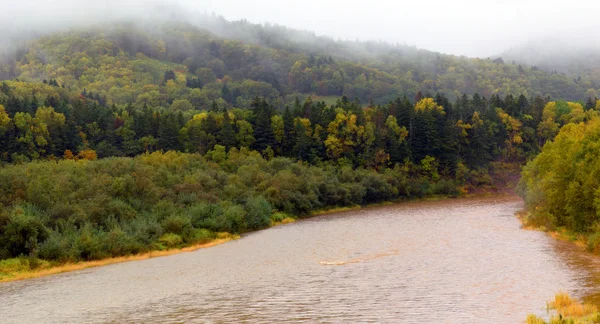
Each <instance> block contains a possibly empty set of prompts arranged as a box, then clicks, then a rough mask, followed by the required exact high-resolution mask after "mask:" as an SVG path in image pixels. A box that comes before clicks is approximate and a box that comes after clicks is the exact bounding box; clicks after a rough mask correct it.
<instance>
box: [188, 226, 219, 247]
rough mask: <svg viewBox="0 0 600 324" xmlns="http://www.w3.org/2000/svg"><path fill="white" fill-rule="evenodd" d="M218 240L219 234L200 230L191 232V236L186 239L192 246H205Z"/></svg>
mask: <svg viewBox="0 0 600 324" xmlns="http://www.w3.org/2000/svg"><path fill="white" fill-rule="evenodd" d="M216 238H217V234H216V233H215V232H213V231H209V230H207V229H204V228H200V229H195V230H193V231H190V235H188V236H187V237H185V241H186V243H190V244H204V243H209V242H212V241H213V240H214V239H216Z"/></svg>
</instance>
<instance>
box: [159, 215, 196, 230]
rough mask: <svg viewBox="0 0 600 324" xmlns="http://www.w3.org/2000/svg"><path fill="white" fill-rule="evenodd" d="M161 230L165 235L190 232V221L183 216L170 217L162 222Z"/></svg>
mask: <svg viewBox="0 0 600 324" xmlns="http://www.w3.org/2000/svg"><path fill="white" fill-rule="evenodd" d="M162 228H163V231H164V232H165V233H173V234H179V235H181V234H183V233H184V232H186V231H188V230H191V229H192V228H193V227H192V221H191V219H190V218H189V217H187V216H185V215H180V214H178V215H171V216H169V217H167V218H166V219H165V220H164V221H162Z"/></svg>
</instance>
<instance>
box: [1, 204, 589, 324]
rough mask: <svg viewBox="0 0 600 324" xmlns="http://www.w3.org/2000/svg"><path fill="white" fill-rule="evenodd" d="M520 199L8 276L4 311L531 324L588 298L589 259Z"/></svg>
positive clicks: (107, 319) (25, 319)
mask: <svg viewBox="0 0 600 324" xmlns="http://www.w3.org/2000/svg"><path fill="white" fill-rule="evenodd" d="M521 207H522V202H521V201H520V200H518V199H516V198H514V197H503V198H472V199H457V200H447V201H436V202H413V203H405V204H398V205H392V206H385V207H378V208H370V209H364V210H359V211H352V212H345V213H339V214H333V215H327V216H321V217H315V218H312V219H309V220H305V221H300V222H297V223H293V224H288V225H284V226H279V227H276V228H272V229H269V230H265V231H260V232H256V233H252V234H249V235H247V236H244V237H243V238H242V239H240V240H237V241H233V242H229V243H226V244H224V245H220V246H217V247H214V248H210V249H204V250H198V251H195V252H190V253H183V254H178V255H173V256H168V257H162V258H156V259H149V260H143V261H136V262H129V263H122V264H115V265H111V266H106V267H102V268H94V269H87V270H83V271H78V272H73V273H67V274H62V275H57V276H52V277H46V278H40V279H33V280H28V281H22V282H14V283H8V284H1V285H0V314H1V315H0V316H1V320H0V321H1V322H2V323H141V322H144V323H183V322H191V323H194V322H199V323H204V322H208V323H221V322H249V323H257V322H279V321H293V322H307V323H314V322H323V323H337V322H394V323H398V322H401V323H520V322H522V321H523V320H524V319H525V317H526V316H527V314H528V313H537V314H544V313H545V305H546V301H547V300H549V299H551V298H552V297H553V295H554V293H555V292H558V291H559V290H561V289H562V290H566V291H570V292H574V293H575V294H576V295H580V296H581V295H583V290H576V288H577V287H585V286H586V284H584V283H585V282H589V280H588V278H589V277H590V275H588V274H585V273H588V272H586V271H588V270H581V268H582V267H583V268H585V266H582V265H581V264H580V263H582V264H584V265H589V264H590V262H592V261H577V260H579V259H577V260H575V259H576V258H575V259H574V258H573V257H572V255H573V254H574V252H573V251H567V250H569V249H570V248H569V247H567V245H565V244H563V243H557V242H555V241H554V240H552V239H550V238H549V237H547V236H546V235H545V234H543V233H540V232H535V231H525V230H521V229H519V222H518V221H517V220H516V218H515V217H514V215H513V214H514V212H515V211H517V210H518V209H519V208H521ZM575 254H576V253H575ZM574 260H575V261H574ZM586 262H587V263H586ZM592 286H593V285H589V284H587V288H586V289H587V290H590V289H593V287H592Z"/></svg>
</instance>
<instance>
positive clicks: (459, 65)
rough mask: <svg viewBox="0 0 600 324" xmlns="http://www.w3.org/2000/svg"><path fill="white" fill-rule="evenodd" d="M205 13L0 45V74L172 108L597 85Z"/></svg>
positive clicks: (573, 89) (579, 95)
mask: <svg viewBox="0 0 600 324" xmlns="http://www.w3.org/2000/svg"><path fill="white" fill-rule="evenodd" d="M202 17H203V18H202V19H200V18H198V19H197V20H196V22H195V23H194V24H191V23H182V22H174V21H164V20H163V21H160V22H157V23H154V24H147V23H146V24H143V25H142V24H134V23H119V24H111V25H98V26H96V27H94V28H91V27H90V28H85V29H74V30H71V31H69V32H60V33H53V34H50V35H46V36H43V37H41V38H38V39H34V40H31V41H28V42H26V43H21V44H20V45H18V46H17V48H16V50H12V49H10V50H6V49H5V50H3V51H0V53H3V52H6V54H5V55H3V58H2V63H1V65H0V80H12V79H17V78H18V79H19V80H22V81H43V80H47V81H50V80H54V81H55V82H56V83H57V84H58V85H60V86H61V87H63V86H64V87H66V88H67V89H69V90H70V91H73V92H76V93H94V94H95V95H98V96H100V97H101V98H104V99H106V100H107V101H108V102H109V103H110V104H112V103H114V104H116V105H123V106H124V105H127V104H130V103H131V104H133V105H134V106H137V107H143V105H144V104H146V105H148V106H151V107H153V108H157V107H163V108H169V107H171V106H172V105H173V104H174V102H175V100H178V101H180V102H179V106H181V107H180V108H182V109H191V108H195V109H202V108H205V107H208V106H209V105H210V104H212V102H213V101H216V102H217V103H218V104H220V105H222V106H228V107H239V108H245V107H249V106H250V104H251V101H252V99H254V98H255V97H257V96H259V97H264V98H267V100H268V101H270V102H272V103H278V104H277V106H280V107H283V106H284V104H286V103H288V104H289V103H291V102H293V100H294V99H295V98H296V97H300V98H301V99H303V98H306V97H307V96H308V95H312V96H313V97H317V98H323V99H325V100H327V99H329V98H328V97H339V96H342V95H343V96H346V97H348V98H350V99H354V98H358V99H359V100H360V101H361V103H363V104H366V103H368V102H369V101H371V100H372V101H374V102H375V103H388V102H389V101H392V100H394V99H395V98H397V97H398V96H403V95H406V96H408V97H409V98H414V96H415V95H416V94H417V93H418V92H422V93H424V94H428V93H429V94H432V95H433V94H435V93H438V92H439V93H442V94H445V95H446V96H447V97H448V98H449V99H450V100H452V101H453V100H454V99H456V98H457V97H459V96H460V95H461V94H462V93H466V94H475V93H478V94H479V95H480V96H482V97H486V98H488V99H489V98H490V97H491V96H492V95H495V94H497V95H500V96H502V97H504V96H505V95H507V94H513V95H515V96H518V95H521V94H522V95H524V96H526V97H527V98H532V97H535V96H541V97H550V98H556V99H568V100H576V101H583V100H585V99H586V94H588V93H589V91H588V90H589V89H591V88H593V87H595V85H594V84H593V82H592V81H590V80H588V79H586V78H585V77H584V78H579V79H573V78H571V77H570V76H567V75H563V74H560V73H548V72H546V71H543V70H541V69H538V68H535V67H529V66H525V65H517V64H510V63H508V62H502V60H491V59H470V58H466V57H456V56H452V55H444V54H439V53H434V52H429V51H425V50H419V49H416V48H414V47H410V46H405V45H390V44H385V43H377V42H348V41H334V40H332V39H330V38H326V37H317V36H315V35H314V34H312V33H310V32H303V31H297V30H292V29H288V28H285V27H280V26H271V25H266V26H263V25H255V24H251V23H248V22H245V21H239V22H228V21H225V20H224V19H222V18H218V17H205V16H202ZM209 30H210V31H209ZM182 102H183V103H182Z"/></svg>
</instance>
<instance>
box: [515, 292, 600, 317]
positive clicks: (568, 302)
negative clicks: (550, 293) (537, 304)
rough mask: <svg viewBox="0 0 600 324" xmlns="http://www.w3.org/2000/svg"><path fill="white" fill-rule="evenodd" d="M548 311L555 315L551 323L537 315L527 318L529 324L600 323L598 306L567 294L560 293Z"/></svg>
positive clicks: (549, 305) (549, 304) (550, 304)
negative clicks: (579, 300) (582, 301)
mask: <svg viewBox="0 0 600 324" xmlns="http://www.w3.org/2000/svg"><path fill="white" fill-rule="evenodd" d="M548 309H549V310H552V311H553V312H554V313H555V314H553V315H552V316H551V317H550V320H549V321H546V320H544V319H543V318H540V317H538V316H535V315H529V316H528V317H527V320H526V323H527V324H592V323H600V312H599V311H598V307H597V306H596V305H592V304H588V303H583V304H582V303H580V302H578V301H577V300H575V299H573V298H571V297H570V296H569V295H568V294H567V293H564V292H560V293H558V294H556V296H555V297H554V301H552V302H550V303H548Z"/></svg>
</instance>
